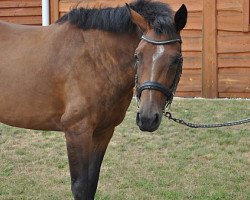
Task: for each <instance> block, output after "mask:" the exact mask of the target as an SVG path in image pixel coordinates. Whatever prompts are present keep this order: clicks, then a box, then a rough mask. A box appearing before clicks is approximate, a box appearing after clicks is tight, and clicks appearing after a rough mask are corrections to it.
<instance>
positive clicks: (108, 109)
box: [99, 91, 133, 126]
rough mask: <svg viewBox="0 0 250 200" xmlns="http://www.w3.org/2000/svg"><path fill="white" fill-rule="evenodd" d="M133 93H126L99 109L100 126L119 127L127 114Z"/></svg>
mask: <svg viewBox="0 0 250 200" xmlns="http://www.w3.org/2000/svg"><path fill="white" fill-rule="evenodd" d="M132 95H133V93H132V91H130V92H128V93H126V94H125V95H123V96H119V98H115V97H114V96H113V99H110V102H106V105H105V104H103V106H101V107H99V109H100V110H99V113H101V115H102V117H100V116H99V125H100V126H117V125H119V124H120V123H121V122H122V121H123V119H124V117H125V114H126V111H127V109H128V106H129V104H130V101H131V99H132Z"/></svg>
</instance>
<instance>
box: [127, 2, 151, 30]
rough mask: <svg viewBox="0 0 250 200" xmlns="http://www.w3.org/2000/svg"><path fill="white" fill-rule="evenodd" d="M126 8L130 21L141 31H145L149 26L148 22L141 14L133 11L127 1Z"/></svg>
mask: <svg viewBox="0 0 250 200" xmlns="http://www.w3.org/2000/svg"><path fill="white" fill-rule="evenodd" d="M126 8H127V9H128V11H129V13H130V16H131V20H132V22H133V23H134V24H136V25H137V26H138V28H139V29H140V30H141V31H142V32H145V31H147V30H148V29H149V28H150V27H149V23H148V22H147V21H146V19H145V18H144V17H143V16H141V15H140V14H139V13H138V12H136V11H134V10H133V9H132V8H131V7H130V6H129V5H128V4H127V3H126Z"/></svg>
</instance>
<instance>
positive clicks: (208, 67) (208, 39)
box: [202, 0, 218, 98]
mask: <svg viewBox="0 0 250 200" xmlns="http://www.w3.org/2000/svg"><path fill="white" fill-rule="evenodd" d="M203 6H204V9H203V55H202V56H203V60H202V96H203V97H206V98H216V97H217V96H218V77H217V70H218V69H217V48H216V42H217V41H216V36H217V26H216V15H217V9H216V0H204V5H203Z"/></svg>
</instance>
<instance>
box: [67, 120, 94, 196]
mask: <svg viewBox="0 0 250 200" xmlns="http://www.w3.org/2000/svg"><path fill="white" fill-rule="evenodd" d="M92 134H93V133H92V132H91V131H90V130H87V129H84V128H82V127H81V126H77V125H76V126H74V127H71V128H69V129H67V131H66V132H65V137H66V143H67V151H68V159H69V167H70V175H71V189H72V192H73V195H74V198H75V200H88V199H89V198H88V190H89V189H88V176H89V175H88V169H89V153H90V149H91V140H92Z"/></svg>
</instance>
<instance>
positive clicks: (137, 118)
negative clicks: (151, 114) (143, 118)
mask: <svg viewBox="0 0 250 200" xmlns="http://www.w3.org/2000/svg"><path fill="white" fill-rule="evenodd" d="M139 122H140V113H139V112H138V113H137V115H136V124H138V125H139Z"/></svg>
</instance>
